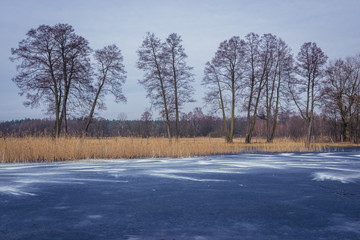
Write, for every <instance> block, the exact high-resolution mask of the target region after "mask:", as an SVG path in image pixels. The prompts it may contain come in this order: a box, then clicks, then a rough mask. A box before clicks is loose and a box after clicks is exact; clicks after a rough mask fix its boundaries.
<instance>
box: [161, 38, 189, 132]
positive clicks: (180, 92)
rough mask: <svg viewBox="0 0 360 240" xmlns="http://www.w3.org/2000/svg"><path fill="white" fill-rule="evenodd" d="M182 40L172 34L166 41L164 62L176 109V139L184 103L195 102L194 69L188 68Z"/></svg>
mask: <svg viewBox="0 0 360 240" xmlns="http://www.w3.org/2000/svg"><path fill="white" fill-rule="evenodd" d="M181 42H182V39H181V37H180V36H179V35H178V34H176V33H172V34H170V35H169V37H168V38H167V39H166V44H165V45H164V60H165V61H166V63H167V72H166V74H168V75H169V80H170V83H171V88H172V91H173V94H170V96H172V99H173V101H172V103H173V106H174V108H175V137H176V138H178V137H179V110H180V109H181V107H182V106H183V104H184V103H187V102H193V101H194V100H193V99H192V97H191V96H192V94H193V92H194V89H193V87H192V86H191V85H190V83H191V82H193V81H194V79H193V74H192V73H191V71H192V69H193V68H192V67H189V66H187V64H186V58H187V55H186V54H185V50H184V48H183V46H182V45H181Z"/></svg>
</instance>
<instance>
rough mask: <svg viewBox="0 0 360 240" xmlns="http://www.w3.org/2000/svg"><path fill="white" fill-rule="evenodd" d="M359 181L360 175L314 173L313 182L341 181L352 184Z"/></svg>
mask: <svg viewBox="0 0 360 240" xmlns="http://www.w3.org/2000/svg"><path fill="white" fill-rule="evenodd" d="M357 179H360V173H356V174H349V173H346V174H345V173H338V172H317V173H314V178H313V180H316V181H325V180H332V181H340V182H342V183H351V182H355V181H356V180H357Z"/></svg>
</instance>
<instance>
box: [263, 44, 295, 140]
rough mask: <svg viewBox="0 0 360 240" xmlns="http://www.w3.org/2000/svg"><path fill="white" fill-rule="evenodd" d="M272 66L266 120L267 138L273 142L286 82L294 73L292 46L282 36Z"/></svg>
mask: <svg viewBox="0 0 360 240" xmlns="http://www.w3.org/2000/svg"><path fill="white" fill-rule="evenodd" d="M272 61H273V63H272V67H271V68H270V69H269V70H268V71H267V74H266V79H265V87H264V90H265V94H264V98H265V104H264V105H265V116H264V118H265V120H266V139H267V142H272V141H273V140H274V137H275V133H276V127H277V119H278V114H279V107H280V101H281V100H286V99H285V98H284V97H282V96H285V92H286V91H284V87H283V86H284V84H283V82H285V81H287V79H289V78H290V77H291V76H292V74H293V62H294V60H293V57H292V54H291V50H290V48H289V47H288V46H287V44H286V43H285V42H284V41H283V40H282V39H280V38H276V50H275V53H274V56H273V60H272Z"/></svg>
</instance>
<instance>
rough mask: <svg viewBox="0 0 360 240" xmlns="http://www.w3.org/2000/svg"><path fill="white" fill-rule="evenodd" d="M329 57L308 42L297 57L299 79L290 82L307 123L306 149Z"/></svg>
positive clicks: (292, 95) (291, 89)
mask: <svg viewBox="0 0 360 240" xmlns="http://www.w3.org/2000/svg"><path fill="white" fill-rule="evenodd" d="M327 58H328V57H327V56H326V55H325V53H324V52H323V51H322V50H321V48H320V47H318V46H317V45H316V43H314V42H306V43H304V44H303V45H302V46H301V48H300V52H299V53H298V55H297V58H296V60H297V62H296V69H295V71H296V73H297V75H298V76H299V78H298V79H293V81H290V82H289V85H288V86H289V92H290V95H291V97H292V99H293V101H294V103H295V105H296V107H297V108H298V110H299V112H300V115H301V117H302V119H304V121H305V122H306V126H307V134H306V139H305V147H307V148H309V147H310V141H311V134H312V126H313V121H314V109H315V106H316V104H317V103H318V102H319V101H320V99H321V94H320V93H321V90H322V84H321V79H322V78H323V76H324V66H325V64H326V61H327Z"/></svg>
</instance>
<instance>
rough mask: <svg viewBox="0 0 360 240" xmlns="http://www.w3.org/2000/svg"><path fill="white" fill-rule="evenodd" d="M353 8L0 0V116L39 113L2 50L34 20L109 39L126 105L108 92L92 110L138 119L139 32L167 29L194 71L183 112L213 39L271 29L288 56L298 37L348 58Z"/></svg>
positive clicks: (309, 2)
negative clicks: (120, 65) (120, 61)
mask: <svg viewBox="0 0 360 240" xmlns="http://www.w3.org/2000/svg"><path fill="white" fill-rule="evenodd" d="M359 9H360V1H359V0H337V1H335V0H299V1H295V0H291V1H290V0H289V1H288V0H260V1H257V0H218V1H212V0H207V1H205V0H177V1H171V0H164V1H162V0H161V1H157V0H148V1H145V0H142V1H140V0H118V1H115V0H78V1H77V0H70V1H52V0H23V1H20V0H1V5H0V30H1V35H0V43H1V44H0V121H6V120H14V119H22V118H25V117H28V118H44V117H47V116H46V115H44V114H43V111H42V110H41V108H39V109H31V108H26V107H24V106H23V104H22V102H23V101H24V100H25V99H24V97H20V96H19V95H18V92H19V90H18V89H17V87H16V86H15V84H14V83H13V82H12V80H11V79H12V78H13V77H14V76H15V74H16V68H15V67H16V64H15V63H12V62H10V60H9V57H10V49H11V48H16V47H17V46H18V42H19V41H21V40H22V39H24V38H25V34H26V33H27V31H28V30H30V29H31V28H37V27H38V26H39V25H41V24H46V25H54V24H56V23H67V24H70V25H72V26H73V27H74V29H75V33H77V34H78V35H81V36H83V37H84V38H86V39H87V40H88V41H89V42H90V46H91V48H93V49H98V48H102V47H104V46H106V45H109V44H113V43H115V44H116V45H117V46H118V47H119V48H120V49H121V51H122V53H123V56H124V65H125V68H126V71H127V80H126V84H125V85H124V88H123V90H124V93H125V95H126V97H127V99H128V102H127V103H126V104H123V103H121V104H116V103H114V102H113V98H111V97H109V98H108V99H107V110H105V111H102V112H100V114H99V115H100V116H101V117H104V118H108V119H116V118H117V116H118V115H119V114H120V113H125V114H126V116H127V119H139V118H140V116H141V114H142V113H143V111H144V110H145V109H146V108H149V107H150V103H149V100H148V99H146V98H145V91H144V88H143V87H142V86H141V85H139V84H138V80H139V79H141V77H142V76H143V73H142V72H141V71H140V70H138V69H137V68H136V60H137V54H136V51H137V49H138V47H139V46H140V45H141V43H142V41H143V39H144V37H145V34H146V32H154V33H155V34H156V35H157V36H158V37H160V38H162V39H165V38H166V37H167V36H168V35H169V34H170V33H173V32H175V33H178V34H179V35H181V36H182V39H183V46H184V48H185V51H186V53H187V55H188V56H189V57H188V64H189V65H190V66H192V67H194V74H195V75H196V76H195V79H196V83H195V84H194V87H195V89H196V92H195V99H196V102H195V103H193V104H188V105H187V106H186V107H185V109H184V111H186V112H188V111H191V110H192V109H193V108H194V107H196V106H199V107H203V105H204V102H203V100H202V98H203V95H204V91H203V88H202V87H201V86H200V82H201V79H202V77H203V68H204V64H205V63H206V62H207V61H209V60H211V58H212V57H213V55H214V53H215V51H216V49H217V47H218V45H219V43H220V42H222V41H224V40H226V39H229V38H230V37H232V36H235V35H237V36H240V37H241V38H243V37H244V36H245V35H247V34H248V33H250V32H255V33H257V34H260V35H262V34H264V33H272V34H275V35H277V36H279V37H281V38H282V39H283V40H285V42H286V43H287V44H288V45H289V46H290V47H291V48H292V50H293V53H294V55H296V54H297V52H298V51H299V48H300V46H301V45H302V44H303V43H304V42H308V41H313V42H316V43H317V44H318V46H320V47H321V48H322V50H323V51H324V52H325V53H326V54H327V55H328V56H329V58H330V59H335V58H339V57H346V56H351V55H355V54H356V53H360V28H359V23H360V14H359ZM204 111H205V112H206V110H204Z"/></svg>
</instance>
